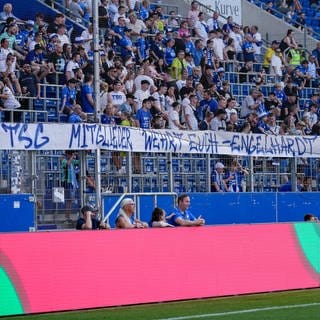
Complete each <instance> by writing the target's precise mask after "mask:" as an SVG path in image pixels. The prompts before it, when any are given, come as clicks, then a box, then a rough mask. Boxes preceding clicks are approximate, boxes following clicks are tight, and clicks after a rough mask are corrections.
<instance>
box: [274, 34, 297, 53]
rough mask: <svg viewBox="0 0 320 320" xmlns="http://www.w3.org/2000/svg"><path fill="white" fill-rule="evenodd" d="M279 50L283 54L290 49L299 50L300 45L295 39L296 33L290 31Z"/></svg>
mask: <svg viewBox="0 0 320 320" xmlns="http://www.w3.org/2000/svg"><path fill="white" fill-rule="evenodd" d="M279 48H280V50H281V52H282V53H283V52H284V51H285V50H286V49H288V48H293V49H296V48H298V44H297V42H296V40H295V38H294V32H293V30H292V29H288V31H287V34H286V36H285V37H284V38H283V39H282V40H281V42H280V44H279Z"/></svg>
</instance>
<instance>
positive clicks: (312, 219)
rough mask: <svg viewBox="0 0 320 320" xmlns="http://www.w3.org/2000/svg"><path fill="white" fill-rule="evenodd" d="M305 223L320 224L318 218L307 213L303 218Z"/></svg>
mask: <svg viewBox="0 0 320 320" xmlns="http://www.w3.org/2000/svg"><path fill="white" fill-rule="evenodd" d="M303 220H304V221H311V222H319V220H318V217H316V216H315V215H314V214H311V213H307V214H305V215H304V217H303Z"/></svg>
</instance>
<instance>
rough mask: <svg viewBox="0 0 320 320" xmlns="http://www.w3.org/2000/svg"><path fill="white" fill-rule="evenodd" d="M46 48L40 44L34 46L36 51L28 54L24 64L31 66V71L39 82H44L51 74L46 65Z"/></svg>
mask: <svg viewBox="0 0 320 320" xmlns="http://www.w3.org/2000/svg"><path fill="white" fill-rule="evenodd" d="M43 51H44V48H43V47H42V46H41V45H40V44H36V45H35V46H34V50H31V51H30V52H28V53H27V55H26V58H25V61H24V63H26V64H30V65H31V69H32V71H33V73H34V75H35V76H36V77H38V79H39V80H42V79H43V78H45V77H46V76H47V74H48V73H49V68H48V65H47V64H46V63H45V60H44V55H43Z"/></svg>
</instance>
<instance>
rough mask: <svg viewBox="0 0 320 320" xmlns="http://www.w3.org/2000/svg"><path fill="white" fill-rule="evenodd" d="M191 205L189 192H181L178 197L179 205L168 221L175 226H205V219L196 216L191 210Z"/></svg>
mask: <svg viewBox="0 0 320 320" xmlns="http://www.w3.org/2000/svg"><path fill="white" fill-rule="evenodd" d="M189 207H190V197H189V196H188V195H187V194H181V195H180V196H179V197H178V206H177V207H176V208H175V209H174V210H173V212H172V214H171V215H170V219H169V220H168V223H170V224H171V225H173V226H181V227H192V226H203V225H204V224H205V220H204V219H203V218H201V216H199V217H198V218H196V217H195V216H194V215H193V214H192V213H191V211H190V210H189Z"/></svg>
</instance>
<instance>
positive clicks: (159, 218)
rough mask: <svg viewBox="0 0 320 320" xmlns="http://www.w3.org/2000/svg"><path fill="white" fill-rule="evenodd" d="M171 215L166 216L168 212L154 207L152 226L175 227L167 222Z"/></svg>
mask: <svg viewBox="0 0 320 320" xmlns="http://www.w3.org/2000/svg"><path fill="white" fill-rule="evenodd" d="M170 217H171V216H168V217H166V213H165V211H164V210H163V209H161V208H158V207H157V208H154V210H153V211H152V216H151V221H150V227H156V228H159V227H160V228H163V227H173V225H171V224H170V223H168V222H167V219H170Z"/></svg>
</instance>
